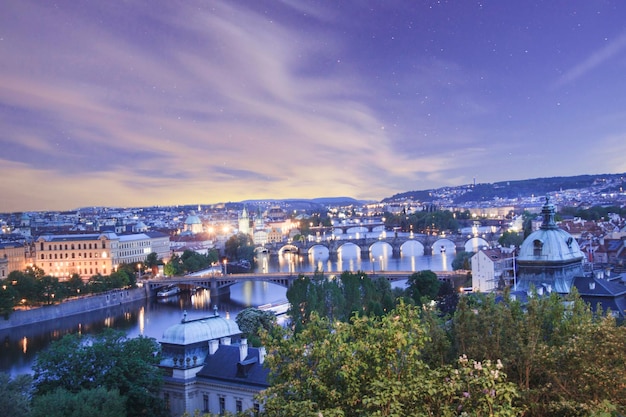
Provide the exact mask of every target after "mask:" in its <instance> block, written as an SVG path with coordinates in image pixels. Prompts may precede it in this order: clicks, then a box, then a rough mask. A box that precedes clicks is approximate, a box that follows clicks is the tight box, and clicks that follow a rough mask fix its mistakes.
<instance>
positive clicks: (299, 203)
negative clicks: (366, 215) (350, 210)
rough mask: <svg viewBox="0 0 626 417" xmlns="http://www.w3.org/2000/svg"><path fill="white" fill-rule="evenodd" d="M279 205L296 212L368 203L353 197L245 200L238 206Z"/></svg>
mask: <svg viewBox="0 0 626 417" xmlns="http://www.w3.org/2000/svg"><path fill="white" fill-rule="evenodd" d="M268 203H269V204H279V205H281V206H283V207H288V208H290V209H294V210H322V209H324V208H325V207H328V206H333V207H337V206H351V205H354V206H361V205H363V204H365V203H366V201H363V200H357V199H355V198H352V197H319V198H310V199H305V198H301V199H296V198H286V199H269V200H245V201H241V202H239V203H236V204H237V205H241V206H242V205H250V206H256V205H262V206H266V205H267V204H268Z"/></svg>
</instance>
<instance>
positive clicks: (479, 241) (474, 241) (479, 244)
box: [465, 236, 489, 252]
mask: <svg viewBox="0 0 626 417" xmlns="http://www.w3.org/2000/svg"><path fill="white" fill-rule="evenodd" d="M484 247H489V243H488V242H487V241H486V240H485V239H483V238H482V237H478V236H476V237H473V238H470V239H469V240H468V241H467V242H465V251H466V252H478V251H479V250H480V249H481V248H484Z"/></svg>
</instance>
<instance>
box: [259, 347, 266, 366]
mask: <svg viewBox="0 0 626 417" xmlns="http://www.w3.org/2000/svg"><path fill="white" fill-rule="evenodd" d="M265 354H266V352H265V346H261V347H260V348H259V363H260V364H261V365H263V362H265Z"/></svg>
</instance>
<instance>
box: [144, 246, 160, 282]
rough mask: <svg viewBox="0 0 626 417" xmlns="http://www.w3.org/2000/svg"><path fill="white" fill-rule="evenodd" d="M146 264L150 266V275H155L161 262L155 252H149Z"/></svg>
mask: <svg viewBox="0 0 626 417" xmlns="http://www.w3.org/2000/svg"><path fill="white" fill-rule="evenodd" d="M145 263H146V266H147V267H148V268H150V271H151V272H152V276H155V275H157V274H158V273H159V265H161V264H162V263H163V261H162V260H161V259H159V255H157V253H156V252H150V253H149V254H148V256H146V262H145Z"/></svg>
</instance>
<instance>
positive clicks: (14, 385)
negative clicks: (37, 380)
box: [0, 372, 33, 416]
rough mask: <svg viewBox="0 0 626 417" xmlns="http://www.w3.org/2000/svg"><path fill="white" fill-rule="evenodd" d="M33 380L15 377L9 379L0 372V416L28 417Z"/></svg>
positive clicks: (22, 376) (27, 376)
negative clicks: (0, 399)
mask: <svg viewBox="0 0 626 417" xmlns="http://www.w3.org/2000/svg"><path fill="white" fill-rule="evenodd" d="M32 382H33V378H32V377H31V376H30V375H17V376H16V377H14V378H11V377H10V376H9V375H8V374H6V373H4V372H0V398H2V401H0V416H28V415H29V413H30V396H31V392H32Z"/></svg>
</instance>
